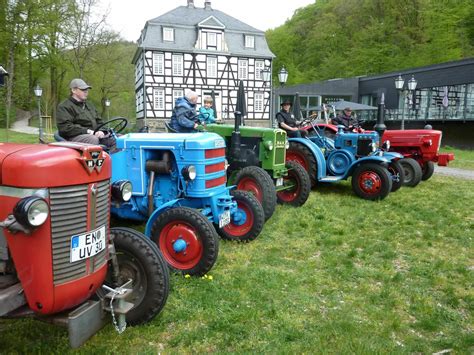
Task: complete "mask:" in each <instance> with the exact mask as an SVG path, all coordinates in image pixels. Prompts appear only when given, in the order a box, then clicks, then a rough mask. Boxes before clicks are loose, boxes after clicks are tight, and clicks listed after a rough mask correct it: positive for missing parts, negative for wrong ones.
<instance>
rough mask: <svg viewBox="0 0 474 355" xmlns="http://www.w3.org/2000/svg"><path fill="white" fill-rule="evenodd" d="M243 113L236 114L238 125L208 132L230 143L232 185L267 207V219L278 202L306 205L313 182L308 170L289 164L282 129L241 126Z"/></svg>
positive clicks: (210, 128)
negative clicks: (248, 193) (250, 194)
mask: <svg viewBox="0 0 474 355" xmlns="http://www.w3.org/2000/svg"><path fill="white" fill-rule="evenodd" d="M240 122H241V113H240V112H239V111H237V112H235V125H234V126H232V125H226V124H209V125H207V126H206V130H207V131H209V132H214V133H217V134H218V135H220V136H221V137H223V138H224V139H225V141H226V158H227V160H228V163H229V168H228V170H227V176H228V179H227V180H228V184H232V185H236V186H237V189H239V190H245V191H250V192H252V193H253V194H254V195H255V196H256V197H257V199H258V200H259V201H260V203H261V204H262V206H263V209H264V211H265V219H266V220H267V219H268V218H270V217H271V215H272V214H273V212H274V210H275V207H276V203H277V201H278V202H279V203H285V204H290V205H292V206H301V205H303V204H304V203H305V202H306V200H307V199H308V197H309V193H310V191H311V182H310V178H309V175H308V173H307V172H306V170H305V169H304V168H303V169H302V167H301V166H300V165H299V164H295V162H293V161H289V162H285V158H286V149H287V148H288V140H287V138H286V132H285V131H283V130H281V129H273V128H261V127H246V126H241V125H240Z"/></svg>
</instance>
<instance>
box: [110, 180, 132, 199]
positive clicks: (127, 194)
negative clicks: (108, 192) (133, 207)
mask: <svg viewBox="0 0 474 355" xmlns="http://www.w3.org/2000/svg"><path fill="white" fill-rule="evenodd" d="M112 197H113V198H114V199H115V200H117V201H121V202H127V201H129V200H130V199H131V198H132V183H131V182H130V181H129V180H118V181H115V182H114V183H113V184H112Z"/></svg>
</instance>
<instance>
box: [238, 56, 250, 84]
mask: <svg viewBox="0 0 474 355" xmlns="http://www.w3.org/2000/svg"><path fill="white" fill-rule="evenodd" d="M237 68H238V74H237V76H238V78H239V80H247V79H248V75H249V62H248V60H246V59H239V61H238V65H237Z"/></svg>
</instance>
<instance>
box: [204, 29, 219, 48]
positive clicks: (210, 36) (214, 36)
mask: <svg viewBox="0 0 474 355" xmlns="http://www.w3.org/2000/svg"><path fill="white" fill-rule="evenodd" d="M211 39H212V41H211ZM206 42H207V48H208V49H209V47H211V48H214V49H215V48H217V33H215V32H207V38H206Z"/></svg>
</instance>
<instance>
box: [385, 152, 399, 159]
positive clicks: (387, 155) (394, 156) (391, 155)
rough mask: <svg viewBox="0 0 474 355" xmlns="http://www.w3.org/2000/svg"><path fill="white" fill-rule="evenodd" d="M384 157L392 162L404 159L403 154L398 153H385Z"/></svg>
mask: <svg viewBox="0 0 474 355" xmlns="http://www.w3.org/2000/svg"><path fill="white" fill-rule="evenodd" d="M383 156H384V157H387V158H388V159H390V160H393V159H403V154H400V153H397V152H383Z"/></svg>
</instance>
